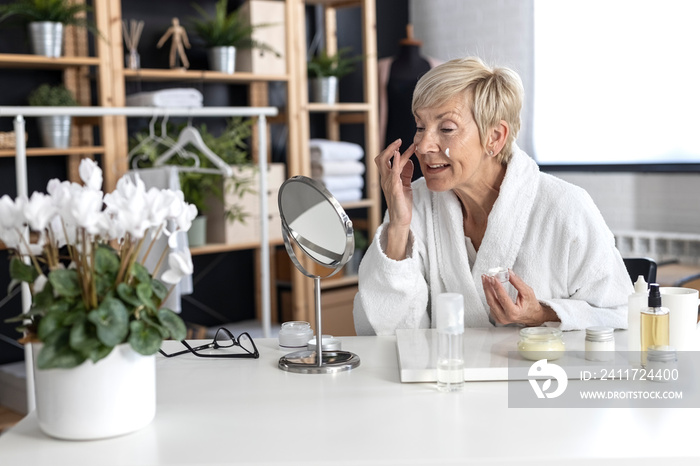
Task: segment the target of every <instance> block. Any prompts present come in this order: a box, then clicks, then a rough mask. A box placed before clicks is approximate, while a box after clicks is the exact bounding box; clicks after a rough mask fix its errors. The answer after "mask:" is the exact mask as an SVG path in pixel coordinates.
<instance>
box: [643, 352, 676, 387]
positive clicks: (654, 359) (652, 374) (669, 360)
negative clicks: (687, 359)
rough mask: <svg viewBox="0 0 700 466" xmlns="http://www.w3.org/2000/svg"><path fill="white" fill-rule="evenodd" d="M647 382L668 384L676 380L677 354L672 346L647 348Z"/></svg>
mask: <svg viewBox="0 0 700 466" xmlns="http://www.w3.org/2000/svg"><path fill="white" fill-rule="evenodd" d="M646 369H647V380H650V381H652V382H662V383H668V382H671V381H674V380H676V379H677V374H678V354H677V352H676V348H675V347H674V346H667V345H662V346H650V347H649V348H647V366H646Z"/></svg>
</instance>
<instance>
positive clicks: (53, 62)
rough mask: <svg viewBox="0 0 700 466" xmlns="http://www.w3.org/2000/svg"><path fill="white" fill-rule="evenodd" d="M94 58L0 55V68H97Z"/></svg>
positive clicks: (96, 59)
mask: <svg viewBox="0 0 700 466" xmlns="http://www.w3.org/2000/svg"><path fill="white" fill-rule="evenodd" d="M99 63H100V61H99V59H98V58H96V57H57V58H51V57H44V56H41V55H24V54H18V53H0V68H24V69H34V68H39V69H59V70H60V69H65V68H69V67H73V66H97V65H99Z"/></svg>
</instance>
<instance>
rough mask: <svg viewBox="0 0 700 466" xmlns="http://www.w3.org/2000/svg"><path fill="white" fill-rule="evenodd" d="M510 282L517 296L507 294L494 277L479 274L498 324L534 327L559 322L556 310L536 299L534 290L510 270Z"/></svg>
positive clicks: (487, 300) (492, 313)
mask: <svg viewBox="0 0 700 466" xmlns="http://www.w3.org/2000/svg"><path fill="white" fill-rule="evenodd" d="M509 272H510V273H509V275H510V283H511V284H512V285H513V287H514V288H515V289H516V290H517V291H518V298H517V299H516V300H515V302H513V300H512V299H511V298H510V296H508V292H506V290H505V288H503V285H501V282H499V281H498V279H496V278H495V277H489V276H487V275H482V276H481V282H482V283H483V285H484V294H485V295H486V302H487V303H488V305H489V308H491V315H492V316H493V318H494V319H495V320H496V322H498V323H500V324H523V325H526V326H528V327H536V326H539V325H542V324H544V323H545V322H559V317H558V316H557V314H556V312H554V311H553V310H552V308H550V307H549V306H547V305H543V304H542V303H540V302H539V301H538V300H537V297H536V296H535V292H534V291H533V289H532V288H530V287H529V286H528V285H527V283H525V282H524V281H523V280H522V279H521V278H520V277H519V276H517V275H515V273H513V271H512V270H510V271H509Z"/></svg>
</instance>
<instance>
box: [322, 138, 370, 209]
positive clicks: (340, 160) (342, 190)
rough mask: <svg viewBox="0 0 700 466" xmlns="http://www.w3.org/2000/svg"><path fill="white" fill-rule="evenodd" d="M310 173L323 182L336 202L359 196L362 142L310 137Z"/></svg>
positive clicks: (362, 182)
mask: <svg viewBox="0 0 700 466" xmlns="http://www.w3.org/2000/svg"><path fill="white" fill-rule="evenodd" d="M309 150H310V153H311V176H312V178H314V179H315V180H318V181H320V182H321V183H323V184H324V186H325V187H326V189H327V190H328V191H330V192H331V194H333V197H335V198H336V199H337V200H338V202H353V201H359V200H360V199H362V188H363V187H364V185H365V180H364V177H363V176H362V175H364V173H365V165H364V164H363V163H362V162H361V160H362V157H363V156H364V151H363V150H362V146H360V145H358V144H354V143H351V142H342V141H329V140H327V139H311V140H309Z"/></svg>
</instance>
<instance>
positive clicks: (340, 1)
mask: <svg viewBox="0 0 700 466" xmlns="http://www.w3.org/2000/svg"><path fill="white" fill-rule="evenodd" d="M306 4H307V5H323V6H325V7H331V8H347V7H354V6H361V5H362V0H306Z"/></svg>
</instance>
